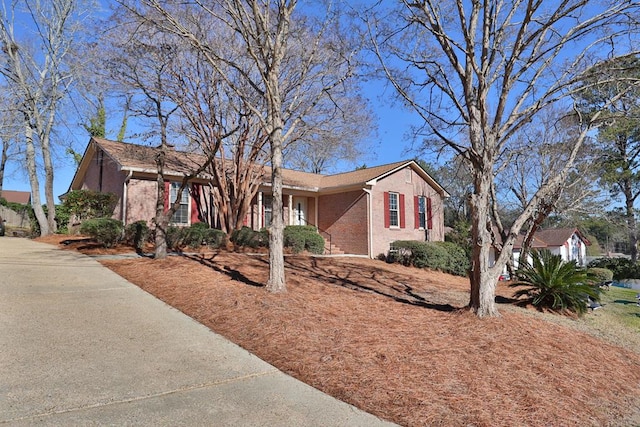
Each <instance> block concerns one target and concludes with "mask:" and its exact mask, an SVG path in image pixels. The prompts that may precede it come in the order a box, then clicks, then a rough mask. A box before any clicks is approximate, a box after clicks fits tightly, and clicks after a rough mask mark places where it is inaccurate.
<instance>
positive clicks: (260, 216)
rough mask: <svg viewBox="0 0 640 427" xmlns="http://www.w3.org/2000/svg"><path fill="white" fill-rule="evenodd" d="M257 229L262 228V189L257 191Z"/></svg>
mask: <svg viewBox="0 0 640 427" xmlns="http://www.w3.org/2000/svg"><path fill="white" fill-rule="evenodd" d="M257 217H258V220H257V223H258V230H262V191H258V212H257Z"/></svg>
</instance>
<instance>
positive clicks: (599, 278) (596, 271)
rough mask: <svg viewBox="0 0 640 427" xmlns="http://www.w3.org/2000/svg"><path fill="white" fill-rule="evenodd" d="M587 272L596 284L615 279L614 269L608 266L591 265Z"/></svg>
mask: <svg viewBox="0 0 640 427" xmlns="http://www.w3.org/2000/svg"><path fill="white" fill-rule="evenodd" d="M587 274H588V275H589V278H590V279H591V281H592V282H593V283H594V284H598V283H602V282H608V281H610V280H613V271H611V270H609V269H608V268H599V267H591V268H588V269H587Z"/></svg>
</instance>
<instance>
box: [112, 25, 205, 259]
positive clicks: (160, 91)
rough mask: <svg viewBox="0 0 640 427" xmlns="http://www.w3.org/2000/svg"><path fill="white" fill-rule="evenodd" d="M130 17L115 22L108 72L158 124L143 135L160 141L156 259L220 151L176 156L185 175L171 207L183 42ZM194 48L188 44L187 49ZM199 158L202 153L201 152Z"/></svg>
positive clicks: (138, 111)
mask: <svg viewBox="0 0 640 427" xmlns="http://www.w3.org/2000/svg"><path fill="white" fill-rule="evenodd" d="M127 18H128V17H127V16H123V15H118V14H116V15H114V16H112V17H111V21H112V22H119V25H118V26H117V27H116V29H115V30H114V31H115V32H112V33H110V34H107V37H109V39H108V40H109V43H108V45H109V46H110V49H109V50H107V51H106V52H108V53H109V56H108V60H107V63H108V71H109V72H110V77H111V78H112V79H113V80H114V81H116V82H117V83H118V85H119V86H120V87H121V88H122V89H124V91H125V92H126V94H128V95H130V94H133V97H130V98H127V99H128V100H130V102H129V103H128V105H129V108H130V110H131V111H132V114H134V115H136V116H138V117H143V118H146V119H147V120H149V121H150V122H151V123H154V125H153V126H152V127H151V128H150V131H149V132H147V133H146V135H144V136H143V138H144V139H147V140H148V139H159V142H160V143H159V145H158V146H157V147H156V154H155V162H156V167H157V175H156V186H157V193H156V209H155V217H154V218H153V222H154V223H155V253H154V257H155V258H156V259H162V258H165V257H166V256H167V230H168V227H169V224H170V223H171V218H172V217H173V215H174V214H175V212H176V210H177V209H178V208H179V206H180V200H181V198H182V194H183V193H184V192H185V191H189V190H188V187H189V182H190V180H191V179H193V178H194V177H196V176H198V175H199V174H201V173H202V172H203V171H204V170H205V169H206V168H207V167H208V166H209V164H210V163H211V160H212V158H213V155H214V154H215V149H214V150H213V151H212V153H210V155H209V156H208V157H206V158H203V157H202V156H188V155H187V153H182V154H183V155H182V157H183V159H182V160H181V161H180V160H178V159H176V158H175V157H176V156H173V157H174V161H173V166H174V167H175V166H176V162H178V161H180V165H178V166H179V168H180V170H179V171H175V172H180V173H183V174H184V176H183V178H182V181H181V183H180V187H179V188H178V190H177V192H176V197H175V200H174V201H173V202H172V203H171V204H170V205H169V206H168V209H165V200H168V197H167V195H166V191H167V190H166V188H165V181H166V166H167V162H168V158H169V156H170V155H171V153H172V152H173V151H174V146H173V145H172V144H170V143H169V127H170V120H171V119H172V117H173V116H174V115H176V114H178V111H179V109H180V107H181V105H182V104H179V103H176V102H175V101H176V99H177V97H176V95H175V94H176V88H178V89H177V90H178V91H181V90H182V88H180V86H179V83H181V82H182V80H180V77H179V76H180V70H181V68H180V67H181V61H182V60H183V59H184V56H183V54H182V53H181V47H182V46H180V42H181V39H179V38H176V37H175V36H172V35H171V34H167V33H162V32H158V31H157V30H156V29H155V27H151V26H149V25H146V24H145V22H127ZM187 48H188V46H187ZM180 101H184V99H183V98H180ZM196 154H199V153H196Z"/></svg>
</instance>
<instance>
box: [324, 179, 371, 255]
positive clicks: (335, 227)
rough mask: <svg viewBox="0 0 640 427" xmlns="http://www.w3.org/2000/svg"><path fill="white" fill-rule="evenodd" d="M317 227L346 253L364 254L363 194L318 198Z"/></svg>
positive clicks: (366, 247)
mask: <svg viewBox="0 0 640 427" xmlns="http://www.w3.org/2000/svg"><path fill="white" fill-rule="evenodd" d="M318 220H319V224H318V226H319V227H320V228H321V229H322V230H325V231H327V232H329V233H330V234H331V241H332V243H333V244H334V245H336V246H338V247H339V248H340V249H341V250H343V251H344V252H346V253H349V254H360V255H367V253H368V241H367V239H368V236H367V226H368V224H367V195H366V193H365V192H364V191H351V192H348V193H341V194H332V195H326V196H320V197H319V200H318Z"/></svg>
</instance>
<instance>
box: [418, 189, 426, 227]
mask: <svg viewBox="0 0 640 427" xmlns="http://www.w3.org/2000/svg"><path fill="white" fill-rule="evenodd" d="M418 227H419V228H422V229H425V228H427V198H426V197H424V196H419V197H418Z"/></svg>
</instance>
